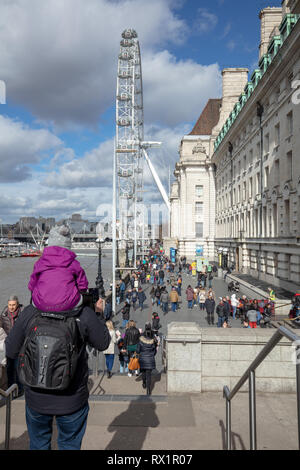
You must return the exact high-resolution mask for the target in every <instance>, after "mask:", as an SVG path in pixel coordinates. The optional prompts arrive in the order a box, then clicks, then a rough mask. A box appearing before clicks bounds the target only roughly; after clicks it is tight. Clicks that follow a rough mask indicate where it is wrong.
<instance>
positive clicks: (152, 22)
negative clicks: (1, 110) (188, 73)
mask: <svg viewBox="0 0 300 470" xmlns="http://www.w3.org/2000/svg"><path fill="white" fill-rule="evenodd" d="M1 3H2V5H1V17H0V70H1V78H2V79H4V80H5V82H6V84H7V99H8V101H12V100H13V101H14V102H18V103H19V104H22V105H24V106H25V107H26V108H28V109H29V110H30V111H31V112H32V113H33V114H34V115H35V116H36V117H37V118H38V119H40V120H42V121H45V122H48V123H49V122H50V123H53V124H54V125H55V126H56V127H59V128H62V127H64V128H72V126H74V125H91V126H92V125H94V126H95V125H96V124H97V122H98V120H99V116H100V115H101V114H102V113H103V112H104V111H105V110H106V109H107V108H108V107H110V106H111V105H113V103H114V96H115V88H116V74H117V57H118V51H119V47H120V46H119V42H120V39H121V32H122V31H123V30H124V29H125V28H128V27H134V28H135V29H136V30H137V32H138V35H139V39H140V42H141V46H142V50H143V51H145V50H147V49H151V50H154V49H155V48H157V47H158V45H159V46H160V47H161V45H162V44H166V43H170V42H172V43H180V42H182V41H184V38H185V36H186V34H187V28H186V25H185V23H184V21H182V20H180V19H178V18H177V16H176V15H174V13H173V12H172V10H171V8H170V5H169V3H168V2H166V1H165V0H152V1H151V2H148V1H147V0H125V1H117V2H112V1H108V0H84V1H83V0H64V1H63V2H61V0H51V1H47V2H41V1H40V0H26V2H24V1H23V0H14V1H13V2H3V0H2V2H1Z"/></svg>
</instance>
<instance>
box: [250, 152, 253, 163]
mask: <svg viewBox="0 0 300 470" xmlns="http://www.w3.org/2000/svg"><path fill="white" fill-rule="evenodd" d="M252 163H253V149H251V150H250V154H249V165H252Z"/></svg>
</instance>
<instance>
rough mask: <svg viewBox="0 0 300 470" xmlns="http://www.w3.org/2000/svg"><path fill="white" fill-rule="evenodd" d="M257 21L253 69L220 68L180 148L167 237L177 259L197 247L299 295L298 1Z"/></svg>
mask: <svg viewBox="0 0 300 470" xmlns="http://www.w3.org/2000/svg"><path fill="white" fill-rule="evenodd" d="M259 17H260V20H261V38H260V44H259V57H258V67H257V69H255V70H254V72H253V73H252V74H251V76H249V73H248V70H247V69H243V68H235V69H224V70H223V72H222V75H223V92H222V99H221V100H210V101H214V102H215V104H216V103H218V109H219V112H218V118H216V116H215V122H214V123H213V122H212V121H210V126H208V127H205V126H204V125H203V124H204V123H205V122H206V120H205V115H206V114H207V108H208V106H207V107H206V108H205V110H204V111H203V113H202V114H201V116H200V118H199V120H198V122H197V124H196V125H195V127H194V129H193V131H192V132H191V134H189V135H187V136H184V137H183V139H182V141H181V145H180V160H179V162H178V163H177V164H176V168H175V172H174V175H175V177H176V181H175V183H174V184H173V186H172V191H171V198H170V199H171V237H172V240H176V241H177V247H178V250H179V255H180V256H181V255H186V256H187V257H188V258H189V259H194V258H195V250H196V246H197V245H198V244H200V245H203V247H204V256H205V257H206V258H208V259H209V260H215V261H217V260H218V259H222V260H223V261H224V259H225V258H226V262H227V263H228V264H232V263H234V264H235V265H236V268H237V270H239V271H241V272H244V273H249V274H251V275H254V276H255V277H258V278H260V279H262V280H265V281H267V282H272V283H273V285H278V286H279V285H280V286H282V287H283V288H286V289H289V290H290V289H297V288H298V289H299V286H300V154H299V152H300V19H299V18H300V0H283V2H282V7H281V8H270V7H268V8H265V9H264V10H262V11H261V12H260V14H259ZM203 130H205V132H203ZM201 187H202V188H203V189H201ZM200 194H203V195H202V196H201V195H200ZM200 203H202V205H201V204H200ZM201 217H202V218H201ZM201 223H202V224H203V225H202V227H201V226H199V225H196V224H201ZM201 229H202V231H200V230H201ZM197 231H198V232H197ZM197 235H201V236H197Z"/></svg>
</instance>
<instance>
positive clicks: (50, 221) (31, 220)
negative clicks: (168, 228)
mask: <svg viewBox="0 0 300 470" xmlns="http://www.w3.org/2000/svg"><path fill="white" fill-rule="evenodd" d="M54 225H55V218H54V217H47V218H44V217H41V216H39V218H36V217H21V218H20V220H19V222H17V224H16V231H17V232H19V233H29V232H30V230H34V229H36V228H37V227H38V229H39V230H40V231H42V232H45V231H46V232H47V233H48V232H49V231H50V230H51V228H52V227H53V226H54Z"/></svg>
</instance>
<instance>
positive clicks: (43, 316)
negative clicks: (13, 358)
mask: <svg viewBox="0 0 300 470" xmlns="http://www.w3.org/2000/svg"><path fill="white" fill-rule="evenodd" d="M68 313H69V314H68ZM72 313H73V315H70V312H64V313H63V314H62V313H54V312H53V313H51V312H41V311H38V310H37V313H36V315H35V316H34V317H33V319H32V320H31V322H30V324H29V326H28V330H27V335H26V339H25V341H24V343H23V346H22V348H21V350H20V353H19V361H18V375H19V380H20V382H21V383H23V384H24V385H27V386H29V387H34V388H38V389H43V390H49V391H60V390H65V389H66V388H68V387H69V385H70V383H71V381H72V379H73V377H74V373H75V371H76V366H77V361H78V357H79V355H80V352H81V350H82V346H83V345H84V340H83V338H82V336H81V334H80V330H79V325H78V321H77V319H78V315H79V314H80V312H77V313H76V316H75V315H74V312H72Z"/></svg>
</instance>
